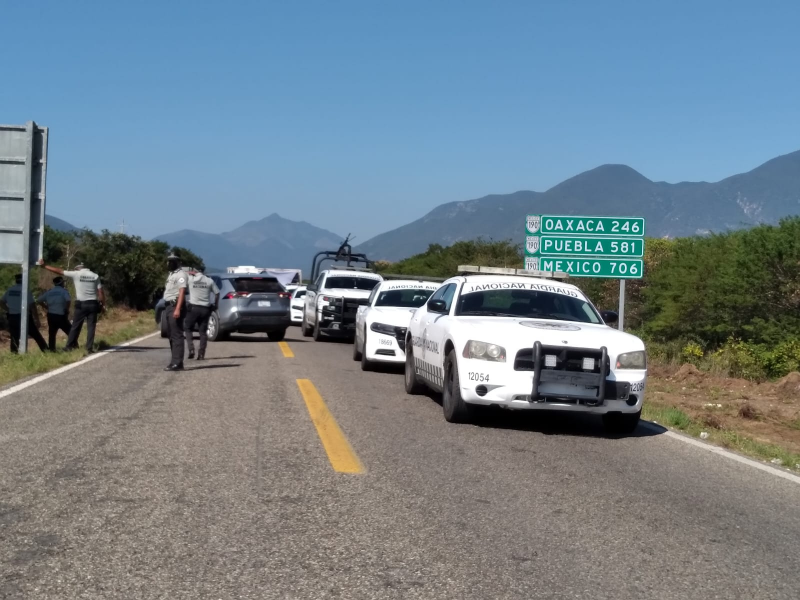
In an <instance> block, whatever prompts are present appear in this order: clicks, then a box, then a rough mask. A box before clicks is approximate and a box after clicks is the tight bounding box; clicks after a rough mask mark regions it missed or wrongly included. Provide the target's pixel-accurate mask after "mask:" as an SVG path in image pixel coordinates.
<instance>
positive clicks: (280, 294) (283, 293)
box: [278, 292, 292, 298]
mask: <svg viewBox="0 0 800 600" xmlns="http://www.w3.org/2000/svg"><path fill="white" fill-rule="evenodd" d="M291 297H292V295H291V294H290V293H289V292H280V293H279V294H278V298H291Z"/></svg>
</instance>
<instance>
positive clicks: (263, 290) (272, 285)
mask: <svg viewBox="0 0 800 600" xmlns="http://www.w3.org/2000/svg"><path fill="white" fill-rule="evenodd" d="M231 284H232V285H233V289H235V290H236V291H237V292H250V293H251V294H278V293H280V292H283V291H285V290H284V289H283V286H282V285H281V284H280V282H279V281H278V280H277V279H275V278H274V277H236V278H233V279H231Z"/></svg>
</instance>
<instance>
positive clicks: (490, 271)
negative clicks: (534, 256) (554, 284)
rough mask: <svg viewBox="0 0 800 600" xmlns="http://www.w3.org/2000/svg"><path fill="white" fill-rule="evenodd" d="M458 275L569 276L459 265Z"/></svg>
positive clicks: (548, 272)
mask: <svg viewBox="0 0 800 600" xmlns="http://www.w3.org/2000/svg"><path fill="white" fill-rule="evenodd" d="M458 273H459V274H460V275H520V276H522V277H536V278H538V279H567V278H568V277H569V275H567V274H566V273H563V272H561V271H528V270H527V269H513V268H506V267H480V266H476V265H460V266H459V267H458Z"/></svg>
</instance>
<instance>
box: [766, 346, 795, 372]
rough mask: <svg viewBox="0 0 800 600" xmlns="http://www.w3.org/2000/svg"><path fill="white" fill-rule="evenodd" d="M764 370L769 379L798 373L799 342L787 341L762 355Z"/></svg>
mask: <svg viewBox="0 0 800 600" xmlns="http://www.w3.org/2000/svg"><path fill="white" fill-rule="evenodd" d="M764 370H765V371H766V373H767V375H768V376H769V377H783V376H784V375H787V374H788V373H791V372H792V371H800V341H798V340H788V341H786V342H782V343H780V344H778V345H777V346H776V347H775V349H774V350H772V351H771V352H766V353H764Z"/></svg>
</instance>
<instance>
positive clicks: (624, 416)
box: [603, 410, 642, 434]
mask: <svg viewBox="0 0 800 600" xmlns="http://www.w3.org/2000/svg"><path fill="white" fill-rule="evenodd" d="M641 416H642V411H641V410H639V412H635V413H607V414H605V415H603V426H605V428H606V431H608V432H609V433H614V434H629V433H633V432H634V430H635V429H636V427H637V425H639V419H640V418H641Z"/></svg>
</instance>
